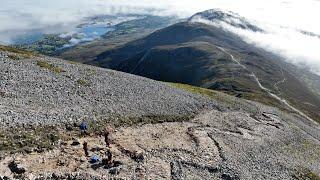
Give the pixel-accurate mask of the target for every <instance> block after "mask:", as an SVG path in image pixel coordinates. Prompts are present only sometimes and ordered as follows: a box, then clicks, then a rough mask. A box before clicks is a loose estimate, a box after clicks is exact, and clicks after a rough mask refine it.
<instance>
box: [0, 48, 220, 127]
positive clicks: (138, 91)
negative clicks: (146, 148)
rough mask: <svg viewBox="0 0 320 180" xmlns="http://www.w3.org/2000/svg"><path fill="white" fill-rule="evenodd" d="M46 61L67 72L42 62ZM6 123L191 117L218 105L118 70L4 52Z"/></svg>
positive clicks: (1, 107) (2, 113) (0, 112)
mask: <svg viewBox="0 0 320 180" xmlns="http://www.w3.org/2000/svg"><path fill="white" fill-rule="evenodd" d="M38 61H45V62H47V63H49V64H53V65H54V66H55V67H58V68H60V69H62V70H63V72H60V73H55V72H53V71H51V70H49V69H46V68H42V67H40V66H38V65H37V62H38ZM0 94H1V96H0V125H2V126H14V125H17V124H27V125H44V124H45V125H48V124H57V123H65V122H68V123H70V122H81V121H93V120H99V119H102V118H106V117H110V116H111V115H115V114H116V115H123V116H141V115H158V114H161V115H185V114H190V113H195V112H199V111H201V110H202V109H207V108H212V107H214V106H216V105H215V103H213V101H212V100H210V101H209V100H208V99H206V98H203V97H202V96H199V95H195V94H191V93H187V92H184V91H182V90H178V89H174V88H172V87H170V86H168V85H167V84H165V83H163V82H157V81H153V80H150V79H147V78H143V77H138V76H134V75H130V74H126V73H121V72H117V71H112V70H107V69H101V68H97V67H92V66H86V65H81V64H72V63H69V62H66V61H63V60H60V59H54V58H49V57H44V56H43V57H34V58H32V59H21V60H13V59H10V58H8V54H7V53H5V52H2V53H1V54H0Z"/></svg>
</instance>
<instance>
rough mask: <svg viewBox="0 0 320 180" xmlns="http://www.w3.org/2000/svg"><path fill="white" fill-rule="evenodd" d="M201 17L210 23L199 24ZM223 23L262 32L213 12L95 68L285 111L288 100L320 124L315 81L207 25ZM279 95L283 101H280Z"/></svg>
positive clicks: (110, 55) (126, 48)
mask: <svg viewBox="0 0 320 180" xmlns="http://www.w3.org/2000/svg"><path fill="white" fill-rule="evenodd" d="M199 18H202V19H203V18H207V19H205V20H202V21H199V20H198V19H199ZM230 18H231V20H230ZM221 20H223V21H224V22H228V23H229V24H230V25H233V26H235V27H238V28H245V29H248V30H251V31H262V30H261V29H259V28H258V27H256V26H254V25H252V24H250V23H249V22H247V21H245V20H244V19H243V18H241V17H238V16H236V15H234V14H226V13H223V12H219V11H218V12H217V11H213V10H211V11H206V12H203V13H199V14H196V15H195V16H193V17H192V18H190V19H189V20H188V21H187V22H183V23H178V24H175V25H173V26H170V27H168V28H165V29H162V30H159V31H157V32H155V33H153V34H151V35H149V36H147V37H145V38H143V39H139V40H136V41H133V42H130V43H127V44H126V45H123V46H120V47H117V48H115V49H112V50H109V51H106V52H104V53H102V54H100V55H99V56H97V58H96V59H95V60H94V61H91V62H90V64H94V65H98V66H101V67H106V68H112V69H116V70H121V71H124V72H129V73H133V74H137V75H141V76H145V77H148V78H152V79H156V80H162V81H170V82H180V83H187V84H191V85H196V86H200V87H205V88H209V89H215V90H222V91H224V92H227V93H229V94H232V95H236V96H238V97H244V98H247V99H252V100H256V101H260V102H263V103H265V104H269V105H274V106H277V107H281V108H288V105H287V104H286V103H283V102H284V100H285V101H288V102H289V104H290V105H293V106H294V107H295V108H297V109H299V110H301V111H302V112H303V113H305V114H307V115H308V116H310V117H312V118H313V119H314V120H316V121H320V112H319V111H318V108H319V107H320V96H319V94H318V93H315V92H316V91H315V90H314V88H310V87H311V86H310V82H309V84H308V83H306V81H305V79H302V78H301V77H300V76H301V74H302V73H298V72H301V71H303V70H301V69H299V68H298V67H295V66H293V65H291V64H288V63H286V62H285V61H284V60H283V59H282V58H280V57H278V56H276V55H274V54H272V53H270V52H267V51H265V50H263V49H260V48H257V47H255V46H254V45H252V44H248V43H247V42H245V41H243V40H242V39H241V38H240V37H239V36H237V35H235V34H233V33H231V32H229V31H227V30H225V29H223V28H221V27H220V26H215V25H212V24H210V23H209V24H205V23H204V22H206V21H210V22H212V23H215V21H221ZM232 57H233V58H232ZM304 74H307V73H304ZM307 77H308V75H307ZM312 77H313V78H315V79H317V80H313V81H312V82H317V81H319V80H320V77H319V76H317V75H313V76H312ZM257 80H258V82H257ZM311 84H312V83H311ZM260 86H263V87H260ZM314 86H315V84H314V83H313V87H314ZM270 93H271V94H270ZM273 95H276V96H279V98H278V100H277V98H272V96H273ZM279 99H281V101H283V102H281V101H279ZM289 109H291V110H292V108H289Z"/></svg>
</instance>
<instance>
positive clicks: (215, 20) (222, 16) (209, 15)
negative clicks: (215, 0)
mask: <svg viewBox="0 0 320 180" xmlns="http://www.w3.org/2000/svg"><path fill="white" fill-rule="evenodd" d="M188 21H189V22H201V23H207V24H210V25H215V24H221V23H226V24H228V25H231V26H233V27H236V28H241V29H247V30H251V31H255V32H257V31H259V32H263V30H262V29H260V28H259V27H257V26H255V25H253V24H252V23H250V22H249V21H248V20H247V19H245V18H244V17H241V16H240V15H239V14H237V13H234V12H231V11H223V10H221V9H210V10H206V11H203V12H199V13H197V14H195V15H193V16H192V17H191V18H189V20H188Z"/></svg>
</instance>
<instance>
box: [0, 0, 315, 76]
mask: <svg viewBox="0 0 320 180" xmlns="http://www.w3.org/2000/svg"><path fill="white" fill-rule="evenodd" d="M0 2H1V6H0V42H2V43H11V42H12V40H13V39H14V38H16V37H17V36H18V35H23V34H25V33H28V32H39V33H65V32H70V31H73V30H74V28H75V27H76V26H77V25H79V24H80V23H81V22H82V21H83V20H84V19H85V18H87V17H91V16H97V15H111V14H112V15H113V14H128V13H134V14H154V15H175V16H179V17H181V18H188V17H190V16H192V15H193V14H195V13H197V12H200V11H204V10H207V9H213V8H215V9H216V8H219V9H222V10H226V11H232V12H235V13H238V14H239V15H241V16H242V17H244V18H246V19H248V21H250V22H252V23H253V24H255V25H257V26H258V27H260V28H261V29H263V30H264V31H265V32H263V33H261V32H252V31H247V30H243V29H239V28H234V27H231V26H229V25H227V24H223V23H222V24H219V25H220V26H221V27H223V28H226V29H228V30H230V31H232V32H234V33H237V34H239V35H240V36H241V37H243V38H244V39H245V40H246V41H248V42H250V43H254V44H256V45H258V46H260V47H263V48H266V49H268V50H271V51H273V52H277V53H279V54H280V55H282V56H283V57H285V58H287V59H288V60H289V61H291V62H294V63H296V64H304V65H307V66H308V67H311V68H312V70H314V71H317V72H320V23H318V18H319V17H320V11H319V9H320V1H317V0H304V1H301V0H269V1H263V0H241V1H237V0H198V1H194V0H174V1H173V0H161V1H154V0H140V1H135V0H134V1H129V0H117V1H114V0H56V1H43V0H28V1H26V0H10V1H7V0H0Z"/></svg>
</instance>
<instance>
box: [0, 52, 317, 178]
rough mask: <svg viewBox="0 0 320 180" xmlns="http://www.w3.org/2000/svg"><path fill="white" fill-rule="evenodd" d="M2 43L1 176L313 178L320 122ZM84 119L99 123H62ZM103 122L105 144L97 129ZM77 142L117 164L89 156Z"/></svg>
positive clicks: (208, 92)
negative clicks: (83, 127)
mask: <svg viewBox="0 0 320 180" xmlns="http://www.w3.org/2000/svg"><path fill="white" fill-rule="evenodd" d="M1 48H2V49H1V51H0V58H1V59H0V68H1V71H0V73H1V76H0V78H1V79H0V90H1V91H0V107H1V108H0V123H1V129H0V147H1V148H2V147H8V145H9V147H11V149H10V148H8V149H1V148H0V179H2V178H4V179H5V178H9V179H112V178H115V179H312V178H319V174H320V172H319V169H320V167H319V165H320V163H319V162H320V156H319V155H320V142H319V141H320V131H319V128H320V127H319V125H318V124H315V123H313V122H312V121H309V120H308V119H305V118H304V117H302V116H300V115H298V114H295V113H291V114H288V113H285V112H282V111H279V110H278V109H277V108H274V107H268V106H265V105H261V104H259V103H256V102H251V101H246V100H242V99H239V98H235V97H231V96H229V95H226V94H223V93H219V92H216V91H211V90H207V89H201V88H197V87H193V86H188V85H183V84H168V83H162V82H158V81H154V80H150V79H146V78H142V77H138V76H135V75H130V74H126V73H121V72H116V71H112V70H107V69H101V68H97V67H91V66H87V65H81V64H74V63H71V62H66V61H63V60H60V59H54V58H49V57H45V56H37V55H33V54H30V53H27V52H20V51H16V50H14V51H12V49H10V48H9V49H8V48H3V47H1ZM190 115H191V116H190ZM143 116H145V117H147V118H143ZM125 117H141V118H138V120H137V119H134V118H125ZM179 117H180V118H179ZM110 118H111V121H110V120H108V121H106V119H110ZM82 121H86V122H88V123H90V122H92V124H91V125H90V129H94V130H97V131H96V132H95V131H93V132H92V131H89V134H88V135H85V136H84V135H81V134H79V132H78V128H77V127H73V126H72V125H71V126H70V125H69V124H73V123H74V124H75V125H76V126H77V124H79V123H80V122H82ZM127 121H131V122H127ZM101 122H105V123H106V124H103V123H102V124H101ZM62 124H63V125H66V126H63V125H62ZM106 125H108V126H111V129H112V130H110V133H111V134H110V140H111V146H110V147H106V144H105V143H104V141H103V137H101V136H100V135H101V134H100V133H99V132H98V130H101V129H97V128H96V126H103V127H102V129H104V128H105V127H106ZM9 127H11V128H9ZM17 127H19V128H17ZM41 127H44V128H45V129H41ZM48 127H50V128H48ZM56 127H60V128H56ZM100 128H101V127H100ZM51 129H53V131H52V130H51ZM39 132H41V133H42V134H39ZM10 135H12V137H11V136H10ZM72 137H73V138H75V137H76V138H78V139H74V140H72ZM10 138H11V139H10ZM48 138H49V139H50V140H51V141H49V142H47V143H48V144H46V148H42V146H43V145H44V144H32V142H33V141H47V139H48ZM16 139H18V140H20V141H18V142H16ZM85 141H86V142H88V146H89V155H90V156H91V155H99V156H100V157H104V156H105V153H106V152H107V151H110V152H111V153H112V155H113V159H114V160H115V161H116V162H117V165H112V166H108V165H105V164H102V163H101V162H98V163H94V164H91V163H90V162H89V160H90V158H89V157H86V156H85V154H84V152H83V149H82V146H81V144H83V143H84V142H85ZM74 142H77V144H78V143H80V144H79V145H73V144H74ZM10 143H11V144H10ZM31 145H33V146H34V147H31ZM12 147H14V148H13V149H12ZM137 154H139V156H137Z"/></svg>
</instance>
